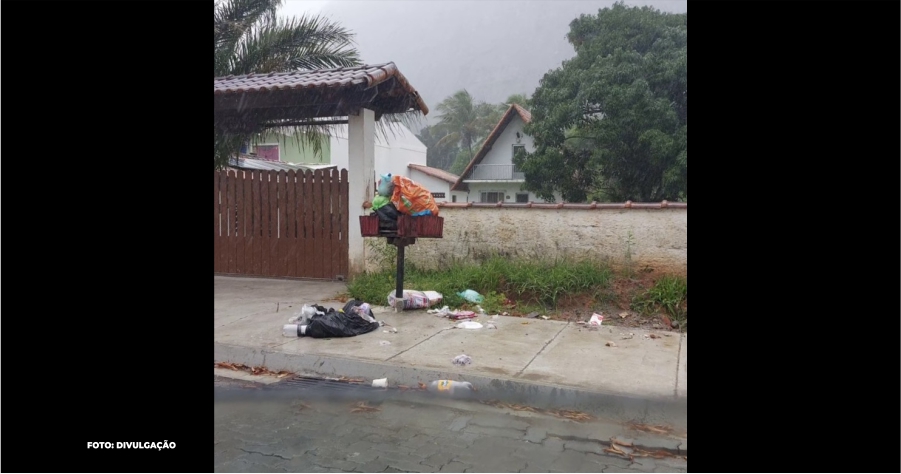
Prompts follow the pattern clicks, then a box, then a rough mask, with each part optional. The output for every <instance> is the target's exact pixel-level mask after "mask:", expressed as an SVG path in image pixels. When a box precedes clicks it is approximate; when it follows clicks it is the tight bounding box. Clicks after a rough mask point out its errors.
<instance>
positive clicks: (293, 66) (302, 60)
mask: <svg viewBox="0 0 901 474" xmlns="http://www.w3.org/2000/svg"><path fill="white" fill-rule="evenodd" d="M283 3H284V0H218V1H216V2H215V3H214V15H213V18H214V39H215V62H214V68H215V74H214V77H220V76H227V75H231V74H235V75H239V74H251V73H257V74H264V73H270V72H287V71H294V70H298V69H318V68H334V67H348V66H358V65H360V64H361V62H360V58H359V53H358V52H357V51H356V49H354V48H353V36H354V34H353V33H351V32H350V31H349V30H347V29H346V28H344V27H342V26H340V25H339V24H338V23H336V22H333V21H330V20H327V19H323V18H322V17H319V16H306V15H304V16H301V17H300V18H280V17H278V16H277V15H276V11H277V10H278V8H279V7H280V6H281V5H282V4H283ZM323 134H325V135H328V134H329V131H328V130H327V129H326V128H325V127H318V126H307V127H295V139H297V140H298V142H299V143H301V142H302V143H303V144H304V145H311V146H312V148H313V150H314V152H315V153H317V154H318V153H321V150H322V149H321V146H322V141H321V139H322V136H323ZM215 135H216V136H215V163H216V167H217V168H219V167H222V166H225V165H226V164H227V163H228V160H229V159H230V158H231V157H233V156H234V155H235V154H236V153H237V152H238V151H239V150H240V147H241V146H242V145H243V144H244V143H247V142H248V140H249V138H250V136H249V135H248V136H236V135H226V134H220V133H219V132H218V131H217V132H216V134H215Z"/></svg>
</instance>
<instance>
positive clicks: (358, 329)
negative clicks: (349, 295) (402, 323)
mask: <svg viewBox="0 0 901 474" xmlns="http://www.w3.org/2000/svg"><path fill="white" fill-rule="evenodd" d="M361 304H362V303H361ZM378 327H379V323H377V322H375V323H370V322H369V321H366V320H365V319H363V318H361V317H360V316H359V315H357V314H345V313H342V312H340V311H335V310H334V309H333V308H329V310H328V312H327V313H325V314H316V315H313V317H311V318H310V322H309V323H307V330H306V333H305V334H304V335H306V336H309V337H317V338H322V337H352V336H359V335H360V334H366V333H368V332H372V331H375V330H376V329H378Z"/></svg>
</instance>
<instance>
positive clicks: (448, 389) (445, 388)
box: [426, 380, 475, 395]
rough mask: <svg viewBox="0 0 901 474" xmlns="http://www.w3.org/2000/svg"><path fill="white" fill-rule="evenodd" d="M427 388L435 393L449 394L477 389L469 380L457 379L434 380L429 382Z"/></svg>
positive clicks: (464, 392) (470, 391)
mask: <svg viewBox="0 0 901 474" xmlns="http://www.w3.org/2000/svg"><path fill="white" fill-rule="evenodd" d="M426 390H428V391H430V392H433V393H445V394H448V395H454V394H457V395H460V394H468V393H472V392H474V391H475V389H474V388H473V387H472V384H471V383H469V382H458V381H456V380H434V381H432V382H430V383H429V385H428V386H427V387H426Z"/></svg>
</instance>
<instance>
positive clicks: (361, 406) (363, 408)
mask: <svg viewBox="0 0 901 474" xmlns="http://www.w3.org/2000/svg"><path fill="white" fill-rule="evenodd" d="M376 411H382V409H381V408H376V407H371V406H369V405H367V404H366V402H359V403H357V405H356V407H355V408H354V409H353V410H351V411H350V412H351V413H371V412H376Z"/></svg>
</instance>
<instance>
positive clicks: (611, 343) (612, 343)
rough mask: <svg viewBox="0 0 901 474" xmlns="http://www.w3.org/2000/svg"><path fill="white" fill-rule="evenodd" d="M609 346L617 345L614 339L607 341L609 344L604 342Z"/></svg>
mask: <svg viewBox="0 0 901 474" xmlns="http://www.w3.org/2000/svg"><path fill="white" fill-rule="evenodd" d="M604 345H605V346H607V347H616V343H615V342H613V341H607V344H604Z"/></svg>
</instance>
